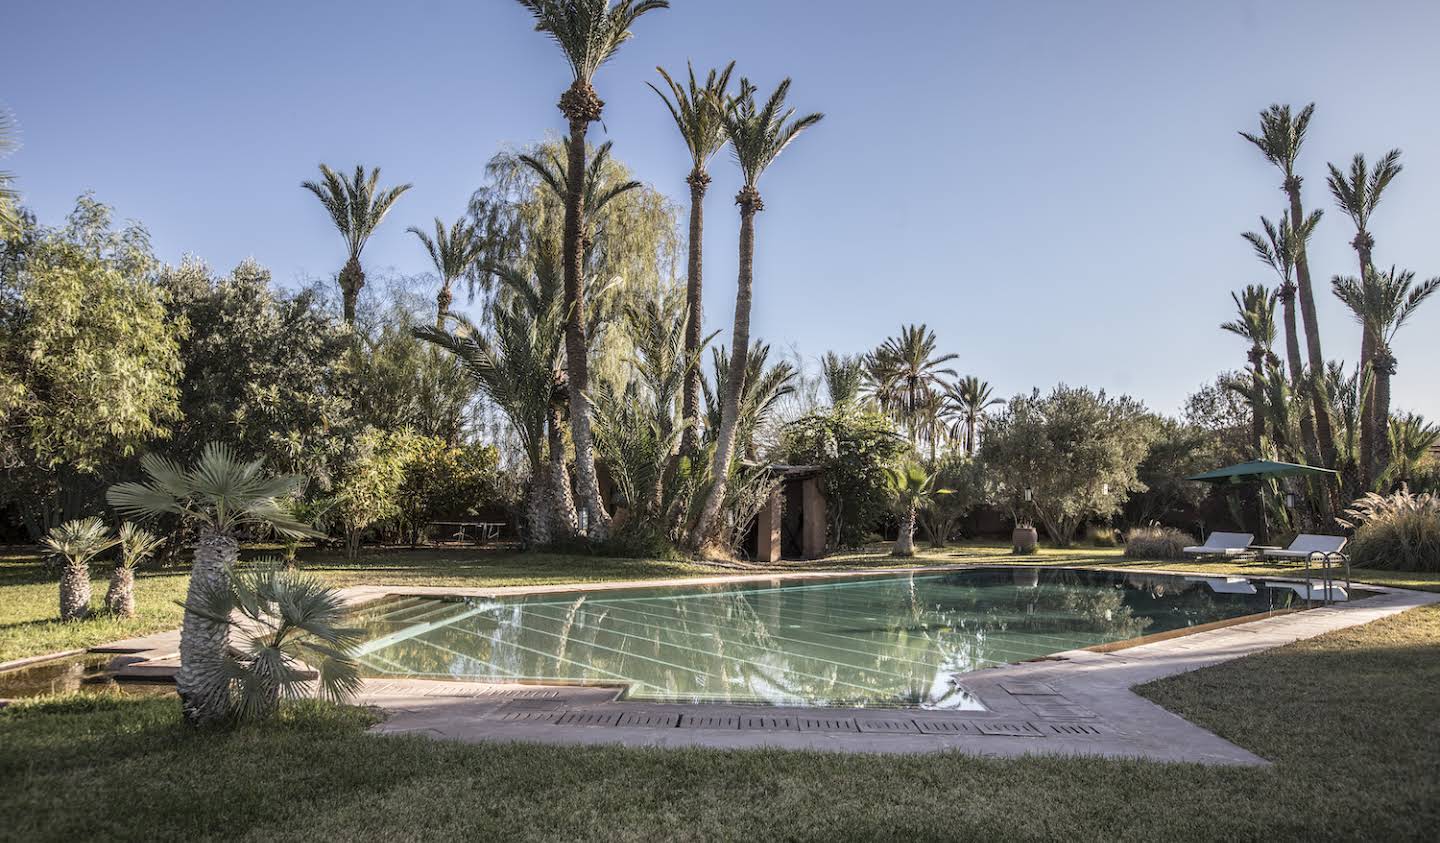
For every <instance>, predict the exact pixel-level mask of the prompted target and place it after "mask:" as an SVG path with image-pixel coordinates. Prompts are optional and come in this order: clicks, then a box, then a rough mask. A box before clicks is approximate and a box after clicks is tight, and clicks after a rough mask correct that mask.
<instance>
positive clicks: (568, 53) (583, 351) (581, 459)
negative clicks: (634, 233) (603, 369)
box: [519, 0, 670, 539]
mask: <svg viewBox="0 0 1440 843" xmlns="http://www.w3.org/2000/svg"><path fill="white" fill-rule="evenodd" d="M519 2H520V5H522V6H524V7H525V8H526V10H528V11H529V12H530V14H531V15H533V16H534V18H535V29H536V31H538V32H543V33H545V34H546V35H548V36H550V38H551V39H552V40H554V41H555V43H556V44H557V45H558V46H559V47H560V49H561V51H562V52H564V53H565V58H566V60H567V61H568V62H569V63H570V71H571V74H572V76H573V81H572V82H571V85H570V87H569V89H567V90H566V91H565V93H564V94H562V95H561V96H560V112H561V113H562V114H564V115H565V119H566V121H567V122H568V123H569V128H570V134H569V136H568V137H567V138H566V144H567V146H566V153H567V160H566V167H565V172H566V173H567V174H579V173H583V172H585V136H586V134H587V133H588V132H589V130H590V124H591V123H593V122H594V121H596V120H599V119H600V115H601V112H602V111H603V109H604V107H605V103H604V101H602V100H601V99H600V97H599V96H598V95H597V94H596V93H595V88H594V86H593V85H592V82H593V80H594V78H595V74H596V73H597V72H598V71H599V70H600V67H601V65H603V64H605V62H607V61H609V60H610V58H611V57H612V56H614V55H615V53H616V51H617V50H619V49H620V45H621V44H624V43H625V42H626V41H629V40H630V38H631V37H632V33H631V32H630V27H631V26H632V25H633V24H634V23H635V21H636V20H637V19H638V18H639V17H640V16H641V15H643V14H645V13H646V12H650V11H654V10H656V9H666V8H669V6H670V4H669V2H667V0H614V2H613V3H612V2H611V0H519ZM584 187H585V185H584V182H583V181H582V180H581V179H579V178H567V179H566V180H565V227H564V234H563V237H562V243H561V256H562V264H561V265H562V267H563V271H564V279H565V308H564V311H563V312H564V314H565V361H566V368H567V372H568V375H569V388H570V435H571V438H572V439H573V440H574V444H575V474H576V481H577V484H578V485H579V487H580V497H581V501H582V502H583V504H584V506H585V509H586V513H587V516H588V523H587V529H588V530H589V532H590V536H591V538H594V539H603V538H605V536H606V535H608V534H609V530H610V516H609V514H608V513H607V512H605V507H604V505H603V504H601V502H600V485H599V482H598V480H597V479H596V476H595V443H594V438H593V436H592V435H591V432H590V407H589V404H588V401H589V391H590V366H589V346H588V343H587V342H586V339H585V265H584V259H585V248H584V244H583V242H582V240H581V237H582V233H583V229H584V221H583V216H584V211H585V207H584V201H585V196H584Z"/></svg>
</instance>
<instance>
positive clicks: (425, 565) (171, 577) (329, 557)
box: [0, 542, 1440, 662]
mask: <svg viewBox="0 0 1440 843" xmlns="http://www.w3.org/2000/svg"><path fill="white" fill-rule="evenodd" d="M267 552H268V551H266V550H264V549H263V548H262V549H254V550H250V551H247V555H248V556H254V555H258V554H262V553H267ZM301 562H302V564H303V566H304V569H305V570H307V571H310V572H313V573H315V574H317V575H319V576H321V577H322V578H324V579H325V580H326V581H328V582H330V583H333V584H334V585H337V586H349V585H402V586H403V585H412V586H447V585H448V586H468V587H484V586H518V585H555V584H561V583H588V582H602V581H607V580H639V579H660V578H678V577H690V576H706V575H715V574H733V573H743V571H736V570H734V569H728V568H718V567H715V566H712V565H704V564H699V563H686V562H666V561H660V560H653V559H614V558H604V557H593V556H577V555H570V554H558V553H519V552H516V551H513V550H505V549H474V548H463V549H447V548H441V549H435V548H421V549H419V550H410V549H404V548H395V549H390V548H386V549H367V550H366V552H365V553H364V554H363V555H362V557H361V558H360V559H359V560H357V561H354V562H347V561H346V560H345V559H344V558H343V557H342V556H341V555H340V554H339V553H336V552H331V551H318V550H313V549H311V550H307V551H305V552H303V553H302V555H301ZM951 564H953V565H962V564H964V565H985V564H998V565H1014V564H1024V565H1072V566H1092V565H1098V566H1106V567H1127V568H1137V569H1172V570H1173V569H1182V568H1183V569H1184V570H1188V571H1195V572H1198V573H1213V574H1247V575H1259V576H1298V575H1299V572H1300V570H1301V567H1300V566H1294V565H1275V566H1272V565H1255V564H1253V563H1248V564H1247V563H1243V562H1240V563H1235V562H1218V563H1197V562H1137V561H1134V560H1129V559H1126V558H1124V556H1123V555H1122V552H1121V551H1120V550H1119V549H1118V548H1091V547H1073V548H1066V549H1056V548H1049V547H1042V548H1040V549H1039V551H1038V552H1037V553H1035V554H1033V555H1030V556H1014V555H1012V554H1011V553H1010V546H1009V545H1008V544H1004V543H1000V542H967V543H964V544H959V545H954V546H951V547H948V548H943V549H940V550H935V549H932V548H928V547H921V548H919V555H917V556H916V557H914V558H913V559H896V558H895V557H892V556H890V555H889V547H888V546H877V547H874V548H869V549H866V550H860V551H854V552H847V553H843V554H837V555H835V556H831V557H827V558H825V559H820V560H816V561H814V562H785V563H782V564H781V565H778V566H775V567H774V570H784V571H796V570H841V569H848V568H890V567H901V566H910V565H951ZM754 570H756V571H765V570H772V569H771V568H764V567H757V568H755V569H754ZM97 573H98V572H97ZM1356 579H1357V580H1363V581H1368V582H1374V583H1379V584H1382V585H1393V586H1398V587H1402V588H1421V589H1428V590H1431V591H1440V574H1433V573H1432V574H1419V573H1406V572H1400V571H1364V572H1357V574H1356ZM57 581H58V575H57V574H56V573H55V572H54V571H53V570H51V569H48V568H46V567H45V566H44V565H43V564H41V562H40V557H39V556H38V554H36V553H34V552H29V553H26V552H16V551H12V552H9V553H0V662H6V661H10V660H12V659H18V658H24V657H26V656H35V655H42V654H45V653H53V652H59V651H62V650H72V649H81V648H85V647H93V646H96V645H98V644H104V643H106V642H109V641H114V640H116V639H120V638H129V637H133V636H137V635H146V634H149V633H152V632H160V631H163V630H167V629H174V628H175V627H177V626H179V625H180V615H181V610H180V607H179V605H178V604H177V602H176V601H179V600H182V599H183V598H184V596H185V585H186V576H185V573H184V571H183V570H179V569H174V570H155V569H153V568H152V569H141V570H140V572H139V573H138V576H137V577H136V604H137V608H138V611H139V614H138V616H137V617H135V618H132V619H129V620H125V619H120V618H114V617H111V616H109V615H106V614H104V613H103V612H100V611H98V609H99V605H100V600H101V598H102V596H103V595H104V593H105V586H106V582H105V580H104V579H103V578H99V579H95V580H94V581H93V586H94V594H95V597H94V601H95V603H94V605H95V607H96V609H97V613H96V614H95V615H94V616H93V617H91V618H90V619H88V620H84V621H79V622H73V623H61V622H60V621H59V620H57V614H58V605H57V593H58V585H57Z"/></svg>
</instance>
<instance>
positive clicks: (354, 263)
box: [340, 257, 365, 325]
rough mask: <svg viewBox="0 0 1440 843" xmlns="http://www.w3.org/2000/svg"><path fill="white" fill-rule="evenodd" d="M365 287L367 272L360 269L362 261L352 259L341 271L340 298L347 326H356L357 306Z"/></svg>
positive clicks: (356, 258)
mask: <svg viewBox="0 0 1440 843" xmlns="http://www.w3.org/2000/svg"><path fill="white" fill-rule="evenodd" d="M364 286H365V271H364V270H363V269H361V268H360V259H359V258H358V257H352V258H350V260H348V261H346V262H345V267H344V268H343V269H341V270H340V296H341V299H342V302H343V307H344V311H345V324H347V325H354V324H355V306H356V304H357V303H358V302H359V301H360V289H361V288H362V287H364Z"/></svg>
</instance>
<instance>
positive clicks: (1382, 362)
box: [1332, 266, 1440, 489]
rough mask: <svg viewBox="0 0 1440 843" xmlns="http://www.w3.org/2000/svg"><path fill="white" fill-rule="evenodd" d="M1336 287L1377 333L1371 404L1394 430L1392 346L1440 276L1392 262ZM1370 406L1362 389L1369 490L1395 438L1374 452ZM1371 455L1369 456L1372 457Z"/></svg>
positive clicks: (1363, 458) (1383, 469) (1369, 329)
mask: <svg viewBox="0 0 1440 843" xmlns="http://www.w3.org/2000/svg"><path fill="white" fill-rule="evenodd" d="M1332 286H1333V288H1334V290H1335V295H1336V297H1337V298H1339V299H1340V301H1342V302H1344V304H1345V306H1346V307H1348V308H1349V309H1350V312H1351V313H1353V314H1354V315H1355V319H1356V320H1357V321H1358V322H1360V324H1361V325H1362V326H1363V328H1364V331H1365V333H1366V334H1368V335H1370V336H1371V337H1372V342H1373V350H1372V355H1371V365H1370V372H1371V376H1372V378H1373V381H1372V384H1373V386H1372V388H1371V390H1370V393H1371V396H1372V399H1373V400H1372V402H1371V404H1372V407H1373V409H1374V418H1375V419H1377V420H1379V421H1382V422H1383V423H1384V424H1385V427H1386V430H1387V431H1388V430H1389V427H1390V378H1391V377H1393V376H1394V374H1395V354H1394V351H1393V350H1392V348H1391V342H1392V341H1393V340H1394V339H1395V334H1396V332H1397V331H1399V330H1400V328H1401V327H1402V326H1403V325H1404V324H1405V323H1406V322H1407V321H1409V319H1410V317H1411V316H1412V315H1414V313H1415V309H1416V308H1417V307H1419V306H1420V303H1421V302H1423V301H1425V300H1426V299H1428V298H1429V297H1430V296H1431V295H1433V294H1434V293H1435V291H1436V290H1437V289H1440V278H1431V279H1430V280H1428V281H1425V282H1423V283H1421V284H1419V285H1416V284H1415V273H1413V272H1410V271H1408V270H1404V271H1397V270H1396V269H1395V268H1394V267H1393V266H1392V267H1391V268H1390V271H1389V272H1376V271H1375V270H1374V269H1371V270H1369V271H1368V272H1366V273H1365V280H1364V281H1363V282H1359V281H1356V280H1355V279H1354V278H1350V277H1336V278H1335V279H1334V280H1333V281H1332ZM1364 377H1365V375H1364V374H1363V373H1362V375H1361V380H1362V382H1363V380H1364ZM1364 406H1365V405H1364V396H1363V391H1362V398H1361V437H1360V449H1361V450H1360V462H1361V469H1360V474H1361V481H1362V482H1363V483H1365V485H1366V488H1367V489H1368V488H1369V486H1370V484H1371V483H1373V481H1374V480H1375V479H1377V478H1379V477H1380V476H1381V475H1383V474H1385V472H1386V469H1387V468H1388V466H1389V462H1390V447H1389V446H1390V443H1389V439H1388V437H1387V438H1386V442H1385V447H1384V448H1383V449H1378V448H1377V449H1375V450H1374V451H1373V452H1371V453H1367V452H1366V451H1365V445H1366V442H1365V437H1364V423H1365V411H1364ZM1367 457H1369V459H1368V460H1367V459H1366V458H1367ZM1367 469H1368V470H1367Z"/></svg>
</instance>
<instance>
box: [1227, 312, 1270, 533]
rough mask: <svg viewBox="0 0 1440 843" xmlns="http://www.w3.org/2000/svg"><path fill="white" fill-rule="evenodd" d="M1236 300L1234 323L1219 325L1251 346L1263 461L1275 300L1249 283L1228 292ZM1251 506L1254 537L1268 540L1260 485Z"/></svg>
mask: <svg viewBox="0 0 1440 843" xmlns="http://www.w3.org/2000/svg"><path fill="white" fill-rule="evenodd" d="M1230 298H1232V299H1234V301H1235V309H1236V313H1237V317H1238V318H1236V319H1235V320H1234V321H1231V322H1226V323H1224V324H1222V325H1221V326H1220V329H1221V330H1223V331H1229V332H1230V333H1232V334H1235V335H1236V336H1238V337H1240V338H1242V339H1244V340H1247V341H1249V343H1250V351H1249V358H1250V389H1249V395H1248V396H1247V397H1248V398H1249V400H1250V445H1251V448H1252V449H1253V450H1254V459H1257V460H1260V459H1264V458H1265V419H1266V416H1267V412H1266V409H1265V398H1266V392H1267V389H1266V384H1267V378H1266V369H1267V364H1268V362H1269V358H1270V357H1271V356H1272V354H1273V352H1271V350H1270V349H1271V348H1272V347H1273V346H1274V345H1275V299H1276V295H1275V293H1274V292H1272V291H1271V290H1268V289H1266V288H1265V287H1264V286H1263V285H1260V284H1251V285H1250V286H1248V287H1246V288H1245V290H1244V291H1243V292H1242V293H1231V294H1230ZM1250 503H1251V507H1252V511H1253V513H1252V514H1253V517H1254V520H1255V526H1256V535H1258V536H1259V538H1260V540H1261V542H1262V543H1263V542H1265V541H1268V535H1267V534H1268V532H1269V531H1268V530H1267V529H1266V525H1265V518H1264V508H1263V507H1264V501H1263V500H1262V498H1261V490H1260V486H1259V484H1255V486H1254V488H1253V489H1252V490H1251V494H1250Z"/></svg>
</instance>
